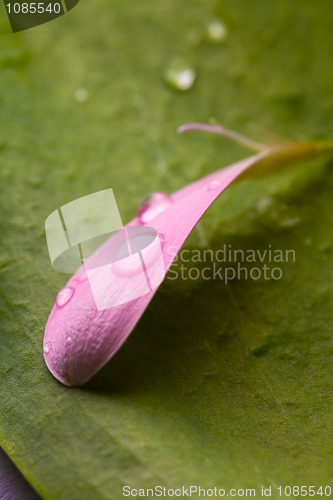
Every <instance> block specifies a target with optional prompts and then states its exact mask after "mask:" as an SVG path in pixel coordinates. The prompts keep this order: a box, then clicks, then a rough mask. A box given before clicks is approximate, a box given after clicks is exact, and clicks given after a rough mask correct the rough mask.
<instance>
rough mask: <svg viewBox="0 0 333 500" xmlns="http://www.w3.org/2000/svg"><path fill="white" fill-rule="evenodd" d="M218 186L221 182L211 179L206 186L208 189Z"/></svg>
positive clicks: (211, 189)
mask: <svg viewBox="0 0 333 500" xmlns="http://www.w3.org/2000/svg"><path fill="white" fill-rule="evenodd" d="M219 186H221V182H220V181H217V180H215V181H212V182H211V183H210V184H209V186H208V188H207V189H208V191H213V190H214V189H216V188H218V187H219Z"/></svg>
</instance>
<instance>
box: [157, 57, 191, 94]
mask: <svg viewBox="0 0 333 500" xmlns="http://www.w3.org/2000/svg"><path fill="white" fill-rule="evenodd" d="M196 77H197V72H196V70H195V69H194V68H193V67H192V66H191V65H190V64H188V62H186V61H182V60H180V59H176V60H174V61H173V62H172V63H171V64H170V65H169V67H168V69H167V70H166V72H165V74H164V80H165V81H166V83H167V84H168V85H169V87H170V88H172V89H173V90H178V91H180V92H186V91H187V90H189V89H190V88H192V87H193V85H194V82H195V80H196Z"/></svg>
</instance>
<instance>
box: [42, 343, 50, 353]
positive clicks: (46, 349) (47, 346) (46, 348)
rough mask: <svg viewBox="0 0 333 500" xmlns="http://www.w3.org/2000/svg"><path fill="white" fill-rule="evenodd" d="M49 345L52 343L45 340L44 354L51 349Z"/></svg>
mask: <svg viewBox="0 0 333 500" xmlns="http://www.w3.org/2000/svg"><path fill="white" fill-rule="evenodd" d="M51 346H52V343H51V342H46V344H44V348H43V349H44V352H45V354H48V353H49V352H50V350H51Z"/></svg>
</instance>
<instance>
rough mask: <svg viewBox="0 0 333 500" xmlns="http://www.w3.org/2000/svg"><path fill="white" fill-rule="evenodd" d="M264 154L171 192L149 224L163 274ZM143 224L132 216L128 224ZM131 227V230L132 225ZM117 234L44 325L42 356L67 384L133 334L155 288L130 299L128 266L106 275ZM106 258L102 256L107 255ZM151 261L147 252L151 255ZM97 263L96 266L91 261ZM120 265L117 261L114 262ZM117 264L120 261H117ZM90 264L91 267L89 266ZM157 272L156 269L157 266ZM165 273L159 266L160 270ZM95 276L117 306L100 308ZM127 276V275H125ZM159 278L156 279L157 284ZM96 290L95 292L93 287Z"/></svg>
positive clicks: (79, 380) (88, 373) (77, 381)
mask: <svg viewBox="0 0 333 500" xmlns="http://www.w3.org/2000/svg"><path fill="white" fill-rule="evenodd" d="M264 154H265V153H260V154H257V155H255V156H252V157H250V158H247V159H245V160H242V161H240V162H238V163H236V164H234V165H231V166H229V167H226V168H223V169H221V170H219V171H217V172H214V173H213V174H210V175H208V176H207V177H204V178H203V179H200V180H198V181H196V182H194V183H192V184H190V185H188V186H186V187H184V188H183V189H181V190H179V191H177V192H175V193H174V194H173V195H171V203H169V204H168V205H167V206H166V207H165V209H164V211H162V212H160V213H159V212H158V211H157V213H156V217H155V218H154V219H153V220H150V221H149V222H148V223H147V225H149V226H150V227H152V228H154V229H155V230H156V231H157V233H158V234H159V235H160V238H161V248H162V255H163V260H164V269H163V275H162V279H163V277H164V276H165V273H166V272H167V270H168V269H169V267H170V265H171V264H172V261H173V258H174V257H175V255H176V254H177V252H178V251H179V250H180V248H181V247H182V245H183V243H184V241H185V240H186V238H187V237H188V235H189V234H190V232H191V231H192V229H193V228H194V226H195V225H196V224H197V222H198V221H199V219H200V218H201V217H202V215H203V214H204V213H205V212H206V210H207V209H208V208H209V206H210V205H211V204H212V203H213V202H214V201H215V200H216V198H218V197H219V195H220V194H221V193H222V192H223V191H224V190H225V189H226V188H227V187H228V186H229V185H230V184H231V183H232V182H233V181H234V180H235V179H236V178H237V177H238V176H239V175H240V174H241V173H243V172H244V171H245V170H247V169H248V168H250V167H251V166H252V165H254V164H255V163H257V161H258V160H259V159H261V158H262V157H263V155H264ZM138 225H140V220H139V219H138V218H135V219H133V220H132V221H131V222H129V224H127V226H126V227H127V228H130V227H131V226H138ZM128 230H129V229H128ZM114 241H115V237H114V236H111V237H110V238H109V239H108V240H107V241H106V242H105V243H104V244H103V245H102V246H101V247H100V248H99V249H98V250H97V251H96V252H95V253H94V254H93V255H91V256H90V257H89V259H88V260H87V262H86V263H85V269H83V268H80V270H78V272H77V273H76V274H74V275H73V276H72V277H71V279H70V280H69V281H68V283H67V285H66V287H65V289H64V290H62V291H61V292H60V295H58V304H59V305H57V303H56V304H55V305H54V307H53V309H52V311H51V314H50V317H49V319H48V322H47V324H46V328H45V335H44V358H45V362H46V364H47V366H48V368H49V370H50V371H51V373H52V374H53V375H54V376H55V377H56V378H57V379H58V380H59V381H60V382H62V383H63V384H65V385H67V386H76V385H82V384H84V383H85V382H87V381H88V380H89V379H90V378H91V377H92V376H93V375H94V374H95V373H96V372H97V371H98V370H99V369H100V368H101V367H102V366H103V365H104V364H105V363H107V361H108V360H109V359H110V358H111V357H112V356H113V355H114V354H115V352H116V351H117V350H118V349H119V348H120V346H121V345H122V344H123V343H124V342H125V340H126V339H127V337H128V335H129V334H130V333H131V331H132V330H133V328H134V327H135V325H136V324H137V322H138V321H139V319H140V317H141V316H142V314H143V312H144V310H145V309H146V307H147V306H148V304H149V302H150V301H151V299H152V297H153V295H154V293H155V292H156V290H157V287H155V288H153V289H151V290H149V291H148V292H145V293H144V294H143V295H142V296H140V297H138V298H136V299H133V300H131V297H133V293H134V296H135V292H138V294H139V293H141V292H140V290H138V291H136V290H133V287H136V286H141V285H137V284H136V283H137V282H136V280H135V279H133V278H131V272H130V270H129V271H128V273H126V272H125V273H124V274H125V275H122V272H121V269H118V272H117V276H116V278H114V279H113V280H111V281H110V282H109V283H108V281H109V280H106V279H105V272H104V271H103V269H104V268H103V267H102V266H101V267H100V268H97V269H96V265H98V264H99V263H103V262H104V261H105V258H106V257H107V256H108V254H109V253H110V252H114V248H115V244H114ZM103 259H104V260H103ZM148 260H149V256H148ZM91 263H93V264H94V265H91ZM116 264H117V263H116ZM117 266H118V268H119V267H121V263H120V264H119V261H118V264H117ZM91 268H93V269H92V270H91ZM154 272H155V271H154ZM156 272H158V273H159V274H161V269H160V268H159V269H157V271H156ZM86 273H87V274H88V275H89V273H90V275H91V276H93V279H94V287H93V289H94V290H96V289H97V291H98V290H99V289H100V290H101V295H102V297H101V298H102V299H103V297H104V298H105V299H106V300H110V299H111V300H112V302H113V303H114V301H115V303H117V301H118V303H119V305H116V306H114V307H109V308H106V309H104V310H98V309H97V307H96V304H95V300H94V296H93V293H92V289H91V286H90V285H91V283H90V281H91V280H90V281H89V280H88V279H86V277H87V274H86ZM126 275H127V276H126ZM160 281H161V279H160V278H158V283H159V282H160ZM94 293H95V292H94Z"/></svg>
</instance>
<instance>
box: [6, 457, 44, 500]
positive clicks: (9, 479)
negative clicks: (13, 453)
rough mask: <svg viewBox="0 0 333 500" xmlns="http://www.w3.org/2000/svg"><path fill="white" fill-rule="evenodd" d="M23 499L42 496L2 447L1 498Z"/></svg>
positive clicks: (29, 499) (8, 499) (34, 499)
mask: <svg viewBox="0 0 333 500" xmlns="http://www.w3.org/2000/svg"><path fill="white" fill-rule="evenodd" d="M23 499H24V500H38V499H40V497H39V495H38V494H37V493H36V492H35V490H33V489H32V487H31V486H30V484H29V483H28V482H27V480H26V479H25V478H24V477H23V476H22V474H21V472H20V471H19V470H18V469H17V468H16V466H15V465H14V464H13V462H12V461H11V460H10V458H9V457H8V456H7V455H6V453H5V452H4V451H3V450H2V448H0V500H23Z"/></svg>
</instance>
